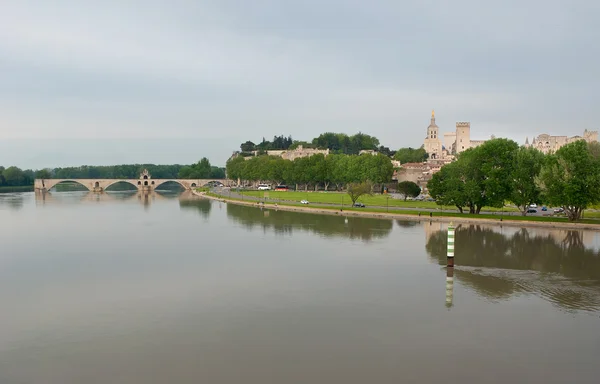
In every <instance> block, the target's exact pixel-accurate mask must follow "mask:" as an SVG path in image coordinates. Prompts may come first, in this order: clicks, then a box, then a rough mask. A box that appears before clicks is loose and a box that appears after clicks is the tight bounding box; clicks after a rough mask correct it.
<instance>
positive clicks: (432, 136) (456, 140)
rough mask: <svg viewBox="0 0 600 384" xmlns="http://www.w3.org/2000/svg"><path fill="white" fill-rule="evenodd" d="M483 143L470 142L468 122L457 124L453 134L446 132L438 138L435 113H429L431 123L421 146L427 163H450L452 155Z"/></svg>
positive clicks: (481, 141)
mask: <svg viewBox="0 0 600 384" xmlns="http://www.w3.org/2000/svg"><path fill="white" fill-rule="evenodd" d="M493 138H494V136H492V139H493ZM484 142H485V140H471V123H470V122H457V123H456V130H455V131H454V132H446V133H444V135H443V136H442V137H440V128H439V127H438V126H437V124H436V123H435V111H431V122H430V124H429V127H427V137H425V142H424V144H423V148H425V151H426V152H427V155H428V159H427V161H429V162H450V161H452V160H453V159H454V155H456V154H459V153H461V152H463V151H466V150H467V149H469V148H474V147H477V146H479V145H481V144H483V143H484Z"/></svg>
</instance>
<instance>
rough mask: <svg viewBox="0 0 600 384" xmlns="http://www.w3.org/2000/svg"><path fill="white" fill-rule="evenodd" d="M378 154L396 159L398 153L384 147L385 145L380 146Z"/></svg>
mask: <svg viewBox="0 0 600 384" xmlns="http://www.w3.org/2000/svg"><path fill="white" fill-rule="evenodd" d="M377 152H379V153H381V154H382V155H385V156H387V157H394V155H395V154H396V151H392V150H391V149H389V148H388V147H384V146H383V145H380V146H379V148H377Z"/></svg>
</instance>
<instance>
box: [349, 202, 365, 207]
mask: <svg viewBox="0 0 600 384" xmlns="http://www.w3.org/2000/svg"><path fill="white" fill-rule="evenodd" d="M352 206H353V207H357V208H364V207H365V205H364V204H363V203H354V204H353V205H352Z"/></svg>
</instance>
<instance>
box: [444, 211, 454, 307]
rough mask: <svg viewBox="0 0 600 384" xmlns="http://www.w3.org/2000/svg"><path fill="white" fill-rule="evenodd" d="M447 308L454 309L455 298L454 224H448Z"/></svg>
mask: <svg viewBox="0 0 600 384" xmlns="http://www.w3.org/2000/svg"><path fill="white" fill-rule="evenodd" d="M446 256H447V257H446V267H447V268H446V307H447V308H450V307H452V299H453V297H454V224H453V223H452V222H450V224H448V252H447V253H446Z"/></svg>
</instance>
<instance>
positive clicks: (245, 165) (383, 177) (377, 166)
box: [226, 154, 394, 190]
mask: <svg viewBox="0 0 600 384" xmlns="http://www.w3.org/2000/svg"><path fill="white" fill-rule="evenodd" d="M226 168H227V175H228V177H229V178H231V179H240V180H245V181H254V182H256V181H262V182H273V183H275V184H282V183H285V184H289V185H296V188H298V185H303V186H304V187H305V189H308V187H309V186H312V187H313V188H314V189H315V190H316V189H317V188H318V187H319V186H323V187H324V188H325V189H326V190H327V189H328V188H329V186H330V185H335V187H336V189H340V188H341V187H342V186H344V185H346V184H348V183H354V182H364V181H369V182H372V183H386V182H389V181H391V178H392V174H393V173H394V169H393V166H392V163H391V162H390V159H389V157H387V156H384V155H381V154H377V155H370V154H363V155H360V156H358V155H343V154H333V155H329V156H324V155H322V154H317V155H313V156H310V157H302V158H297V159H295V160H293V161H292V160H286V159H283V158H281V157H278V156H257V157H252V158H250V159H248V160H246V159H245V158H244V157H242V156H237V157H234V158H232V159H230V160H229V161H228V162H227V166H226Z"/></svg>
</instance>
